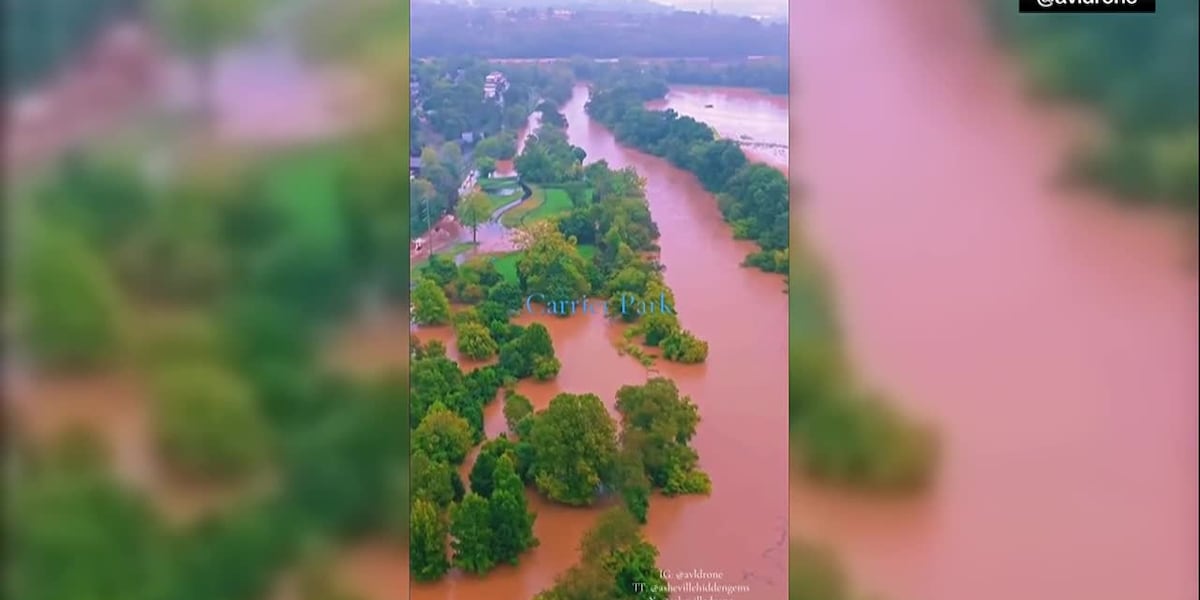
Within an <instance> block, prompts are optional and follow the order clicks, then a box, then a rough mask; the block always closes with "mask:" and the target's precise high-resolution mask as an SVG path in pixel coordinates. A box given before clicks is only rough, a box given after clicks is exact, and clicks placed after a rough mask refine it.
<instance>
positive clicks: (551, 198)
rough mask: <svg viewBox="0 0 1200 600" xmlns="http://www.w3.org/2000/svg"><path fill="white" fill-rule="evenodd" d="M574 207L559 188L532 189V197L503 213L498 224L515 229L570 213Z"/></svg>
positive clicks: (565, 192)
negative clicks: (525, 224)
mask: <svg viewBox="0 0 1200 600" xmlns="http://www.w3.org/2000/svg"><path fill="white" fill-rule="evenodd" d="M573 207H574V205H573V204H572V203H571V196H570V195H568V194H567V191H566V190H563V189H559V188H540V187H534V188H533V196H530V198H529V199H528V200H526V201H525V202H523V203H521V205H520V206H517V207H516V208H514V209H512V210H510V211H508V212H506V213H504V216H503V217H500V222H501V223H502V224H504V225H505V226H506V227H516V226H518V225H521V224H523V223H529V222H533V221H540V220H542V219H548V218H550V217H553V216H555V215H559V214H562V213H566V212H570V211H571V208H573Z"/></svg>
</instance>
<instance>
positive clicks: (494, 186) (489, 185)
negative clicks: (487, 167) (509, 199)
mask: <svg viewBox="0 0 1200 600" xmlns="http://www.w3.org/2000/svg"><path fill="white" fill-rule="evenodd" d="M513 187H515V188H520V187H521V186H520V184H518V183H517V178H516V177H488V178H487V179H480V180H479V188H480V189H482V190H483V191H485V192H489V193H490V192H494V191H496V190H502V189H504V188H513Z"/></svg>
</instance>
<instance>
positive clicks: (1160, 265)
mask: <svg viewBox="0 0 1200 600" xmlns="http://www.w3.org/2000/svg"><path fill="white" fill-rule="evenodd" d="M975 9H977V5H976V3H972V2H965V1H958V0H937V1H932V2H927V3H911V4H910V3H897V2H885V1H882V0H846V1H844V2H837V3H830V2H821V3H817V2H800V3H799V5H793V14H803V15H804V18H803V19H799V18H795V19H792V21H791V23H792V27H793V30H792V33H791V39H792V51H793V52H794V55H795V57H796V58H795V59H794V60H796V61H797V62H798V65H797V74H798V78H799V81H798V85H797V89H798V90H800V91H801V93H800V94H799V95H798V96H797V97H796V104H795V105H794V108H795V110H794V111H793V112H792V114H791V119H792V127H793V131H794V132H795V133H794V139H795V140H796V142H795V143H794V144H793V150H794V151H795V152H798V153H799V155H798V156H797V161H796V164H797V165H799V168H800V169H801V170H800V172H799V173H797V175H796V176H797V177H798V178H800V180H801V181H802V182H803V184H804V186H805V187H806V188H807V190H808V192H807V193H806V195H805V209H804V213H803V216H802V219H803V220H804V222H805V223H804V228H805V230H806V231H808V232H810V233H811V234H812V237H813V239H814V242H815V243H816V245H817V249H818V250H819V251H820V253H821V254H823V255H824V256H825V258H826V260H827V263H828V266H829V267H830V268H831V271H832V272H833V274H834V276H835V278H836V281H837V285H838V294H839V299H840V302H839V303H838V306H839V309H840V317H841V321H842V323H843V324H844V325H845V330H846V333H847V337H848V342H849V344H848V345H849V347H850V349H851V351H852V353H853V357H852V358H853V363H854V364H855V366H856V367H857V369H858V370H859V372H861V373H863V374H864V375H865V377H866V378H867V379H868V380H869V381H870V382H871V383H872V384H874V385H876V386H878V387H880V388H882V389H884V390H886V392H887V393H888V394H889V395H890V396H891V397H892V398H893V399H894V400H895V401H896V402H898V403H899V404H901V405H902V406H904V408H905V409H906V410H908V411H911V412H914V413H916V414H919V415H922V416H924V417H928V418H930V419H931V420H933V421H934V423H935V424H936V425H937V426H938V428H939V429H940V431H941V433H942V435H943V438H944V443H945V461H944V464H943V466H942V472H941V480H940V481H939V482H938V485H937V486H936V488H935V489H933V490H931V491H930V493H929V494H928V495H927V496H925V497H923V498H920V499H917V500H912V501H906V502H887V501H883V500H877V499H866V498H855V497H851V496H848V495H845V494H838V493H833V492H831V491H829V490H827V489H821V488H818V487H816V486H813V485H811V484H805V483H799V484H797V485H794V486H793V491H792V499H793V503H792V513H791V525H792V531H793V532H795V533H797V534H800V535H804V536H808V537H813V538H817V539H819V540H823V541H828V542H831V543H832V544H833V545H834V546H835V547H836V548H837V549H838V551H839V552H840V554H841V556H842V558H843V559H845V560H846V561H847V562H848V564H849V566H850V568H851V570H852V572H853V575H854V577H855V579H856V580H857V582H858V583H859V584H860V585H861V586H862V587H864V588H866V589H868V590H870V591H877V592H879V593H881V594H883V595H884V597H886V598H889V599H890V600H964V599H970V600H1011V599H1013V598H1022V599H1028V600H1056V599H1060V598H1088V599H1089V600H1128V599H1130V598H1139V599H1143V598H1144V599H1147V600H1183V599H1185V598H1195V597H1196V596H1197V571H1196V568H1195V565H1196V561H1197V555H1196V549H1197V538H1196V530H1197V522H1196V503H1197V496H1196V483H1197V481H1196V473H1197V464H1196V462H1197V459H1196V456H1197V426H1196V423H1197V405H1196V398H1197V379H1196V363H1197V313H1196V304H1197V285H1196V278H1195V272H1194V269H1192V268H1189V267H1188V266H1187V264H1186V263H1187V258H1188V254H1187V249H1186V244H1187V242H1189V240H1188V239H1187V237H1186V236H1185V235H1181V232H1180V231H1179V230H1178V228H1176V227H1173V226H1171V225H1170V223H1169V222H1167V221H1164V220H1161V219H1159V218H1157V217H1153V216H1144V215H1135V214H1123V213H1122V211H1119V210H1117V209H1114V208H1113V207H1112V205H1111V204H1109V203H1107V202H1105V199H1104V198H1097V197H1088V196H1089V195H1094V194H1090V193H1078V192H1068V191H1065V190H1062V189H1058V188H1055V187H1053V186H1051V185H1049V184H1048V183H1047V181H1048V180H1049V178H1050V176H1051V175H1052V174H1053V172H1054V169H1056V168H1057V167H1058V166H1059V165H1061V164H1062V160H1063V158H1064V156H1065V154H1066V150H1067V142H1068V139H1069V138H1068V135H1067V134H1068V131H1067V130H1068V128H1067V127H1065V125H1064V120H1063V119H1062V118H1061V115H1058V114H1052V113H1050V112H1048V111H1047V110H1046V109H1044V108H1039V107H1035V106H1031V105H1030V104H1029V103H1028V102H1027V101H1025V100H1024V99H1023V98H1022V95H1021V94H1020V86H1019V84H1018V81H1017V80H1016V78H1015V77H1014V69H1013V68H1012V66H1011V65H1008V64H1006V63H1005V62H1003V61H1002V60H1001V59H1000V56H999V54H998V52H997V51H996V50H995V49H993V48H990V47H989V46H988V44H987V43H986V36H985V32H984V29H983V27H982V24H981V22H980V20H979V16H980V15H978V14H976V10H975ZM1191 243H1193V244H1194V241H1192V242H1191Z"/></svg>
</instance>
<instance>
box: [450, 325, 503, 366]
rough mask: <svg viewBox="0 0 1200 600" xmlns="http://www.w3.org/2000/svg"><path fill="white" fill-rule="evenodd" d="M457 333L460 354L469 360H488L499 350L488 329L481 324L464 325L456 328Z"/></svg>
mask: <svg viewBox="0 0 1200 600" xmlns="http://www.w3.org/2000/svg"><path fill="white" fill-rule="evenodd" d="M455 333H456V334H455V339H456V340H457V342H458V351H459V353H461V354H462V355H463V356H465V357H467V358H469V359H472V360H486V359H489V358H491V357H492V356H494V355H495V354H496V351H497V350H498V349H499V347H498V346H497V345H496V342H495V340H493V339H492V335H491V333H489V332H488V328H487V327H484V326H483V325H480V324H479V323H476V322H466V323H463V324H461V325H459V326H458V327H457V328H455Z"/></svg>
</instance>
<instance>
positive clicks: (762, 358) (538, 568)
mask: <svg viewBox="0 0 1200 600" xmlns="http://www.w3.org/2000/svg"><path fill="white" fill-rule="evenodd" d="M586 100H587V89H586V88H585V87H583V86H579V87H577V88H576V89H575V94H574V96H573V97H572V98H571V101H570V102H568V103H567V105H566V106H564V107H563V113H564V114H565V115H566V117H567V120H568V122H569V128H568V136H569V138H570V140H571V143H572V144H575V145H577V146H581V147H582V148H583V149H584V150H586V151H587V153H588V160H589V161H592V160H600V159H604V160H607V161H608V162H609V164H610V165H611V166H613V167H616V168H620V167H625V166H633V167H635V168H636V169H637V170H638V172H639V173H641V174H642V175H643V176H644V177H645V178H646V180H647V195H648V197H649V202H650V207H651V211H652V213H653V215H654V219H655V221H657V222H658V224H659V228H660V230H661V232H662V239H661V240H660V244H661V245H662V262H663V264H665V265H666V267H667V270H666V273H665V275H666V280H667V283H668V285H670V286H671V287H672V288H673V290H674V291H675V296H676V298H677V300H678V309H679V311H680V315H681V320H682V321H683V324H684V326H685V327H687V328H688V329H691V330H692V331H694V332H695V333H696V334H697V335H699V336H700V337H701V338H703V339H705V340H707V341H708V342H709V344H710V352H709V357H708V362H707V363H705V364H703V365H693V366H684V365H676V364H671V363H665V362H664V363H660V364H659V365H658V368H659V369H660V371H661V374H662V375H664V376H666V377H669V378H671V379H673V380H675V381H676V382H677V383H678V385H679V387H680V389H681V391H682V392H683V393H684V394H687V395H689V396H691V397H692V399H693V400H694V401H695V402H696V404H697V405H698V406H699V409H700V416H701V419H702V420H701V423H700V426H699V428H698V430H697V434H696V438H695V440H694V445H695V447H696V449H697V450H698V451H699V453H700V464H701V467H702V468H704V469H705V470H706V471H707V472H708V473H709V475H710V476H711V477H712V480H713V493H712V495H711V496H709V497H702V496H691V497H683V498H665V497H655V498H654V499H653V501H652V503H651V508H650V519H649V524H648V525H647V527H646V533H647V536H648V537H649V539H650V540H651V541H652V542H653V543H654V544H655V545H656V546H657V547H658V548H659V550H660V551H661V553H662V554H661V556H660V559H659V562H660V565H661V566H662V567H663V568H666V569H669V570H672V571H675V570H685V569H686V570H703V571H705V572H710V573H711V572H716V573H720V574H721V575H722V577H721V583H724V584H731V585H735V584H741V585H745V586H747V587H748V588H749V591H748V592H742V593H738V594H736V597H738V598H746V599H759V598H762V599H772V600H774V599H778V598H782V597H783V596H784V594H785V593H786V592H785V590H786V559H787V555H786V549H785V544H786V535H787V379H786V377H787V339H786V331H785V328H784V327H783V324H784V323H786V322H787V303H786V299H787V297H786V296H785V295H784V294H783V293H781V291H782V282H781V280H780V278H779V277H778V276H771V275H767V274H764V273H759V272H755V271H750V270H747V269H743V268H741V267H740V266H739V263H740V262H741V260H742V258H743V257H744V256H745V255H746V254H747V253H748V252H750V250H751V247H750V245H749V244H747V243H744V242H738V241H734V240H733V239H732V238H731V236H730V234H729V230H728V227H727V226H726V225H725V224H724V222H723V221H722V220H721V217H720V214H719V212H718V210H717V206H716V202H715V200H714V199H713V197H712V196H711V195H710V194H707V193H706V192H704V190H703V189H702V188H701V187H700V185H699V184H698V183H697V182H696V180H695V178H694V177H693V176H692V175H690V174H688V173H686V172H683V171H681V170H679V169H676V168H674V167H673V166H671V165H669V164H668V163H667V162H665V161H663V160H661V159H658V158H655V157H651V156H648V155H645V154H642V153H640V152H636V151H633V150H630V149H627V148H623V147H621V146H619V145H618V144H617V143H616V141H615V139H614V138H613V136H612V133H611V132H609V131H608V130H607V129H605V128H604V127H602V126H600V125H599V124H596V123H593V122H592V121H591V120H590V119H589V118H588V116H587V114H586V113H585V112H584V103H585V102H586ZM714 282H720V285H713V284H714ZM528 319H529V317H528V316H523V317H522V319H521V320H520V321H521V322H525V321H527V320H528ZM542 322H543V323H545V324H546V325H547V326H548V327H549V328H550V332H551V335H552V336H553V338H554V345H555V349H556V351H557V353H558V356H559V358H560V359H561V360H562V363H563V368H562V371H561V372H560V373H559V376H558V378H557V380H555V381H553V382H550V383H535V382H523V383H522V384H521V386H520V391H521V392H522V393H524V394H526V395H528V396H529V397H530V399H531V400H532V401H533V403H534V405H535V406H536V407H537V408H539V409H540V408H544V407H545V406H547V405H548V404H549V401H550V399H551V398H552V397H553V396H554V395H555V394H557V393H560V392H573V393H584V392H591V393H595V394H597V395H599V396H600V397H601V398H602V399H603V400H604V401H605V402H606V404H608V405H609V407H610V410H611V408H612V404H613V402H614V401H615V395H616V391H617V389H618V388H620V387H621V386H622V385H627V384H639V383H642V382H644V381H645V380H646V377H647V374H646V371H645V369H644V368H643V367H641V366H640V365H639V364H638V363H637V362H636V361H635V360H633V359H632V358H629V357H621V356H618V355H617V353H616V351H615V349H614V347H613V340H614V339H616V338H617V336H619V330H618V328H617V327H615V326H612V325H610V324H608V323H606V322H605V321H604V320H603V319H598V318H593V317H589V316H583V315H581V316H578V317H574V318H569V319H561V320H560V319H555V318H549V319H547V320H543V321H542ZM419 335H420V334H419ZM435 336H437V334H435ZM500 408H501V407H500V405H499V403H495V404H493V405H491V406H489V407H488V409H487V415H486V421H487V425H486V428H487V430H488V434H489V435H494V434H496V433H498V432H500V431H502V430H503V428H504V418H503V415H502V414H501V413H500ZM614 416H615V413H614ZM530 498H531V506H532V508H533V509H534V510H535V511H537V514H538V517H537V522H536V524H535V534H536V535H537V536H538V538H539V539H540V540H541V545H540V546H539V547H538V548H536V549H534V550H533V551H531V552H530V553H529V554H527V555H525V556H522V558H521V565H520V566H519V567H516V568H512V567H502V568H500V569H497V570H496V571H493V572H492V573H490V574H488V575H487V576H486V577H484V578H472V577H465V576H462V575H459V574H455V575H452V576H451V577H450V578H448V579H447V580H445V581H443V582H440V583H438V584H436V585H433V586H423V585H415V584H414V588H413V598H416V599H426V600H431V599H434V598H437V599H467V598H471V599H482V598H529V597H531V596H532V595H533V594H535V593H537V592H539V591H541V590H543V589H545V588H547V587H549V586H550V585H551V584H552V583H553V581H554V577H555V576H557V575H558V574H559V573H561V572H563V571H565V570H566V569H567V568H569V567H570V566H571V565H572V564H574V563H575V562H576V561H577V560H578V553H577V548H578V544H579V541H580V539H581V537H582V535H583V533H584V532H585V531H586V530H587V528H588V527H590V526H591V525H592V523H594V521H595V519H596V517H597V516H598V515H599V512H600V511H599V509H596V508H592V509H576V508H567V507H561V506H555V505H550V504H548V503H546V502H544V501H542V500H540V498H538V497H537V496H536V495H535V494H533V493H532V492H531V494H530ZM395 597H397V598H399V597H402V596H400V595H396V596H395Z"/></svg>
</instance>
